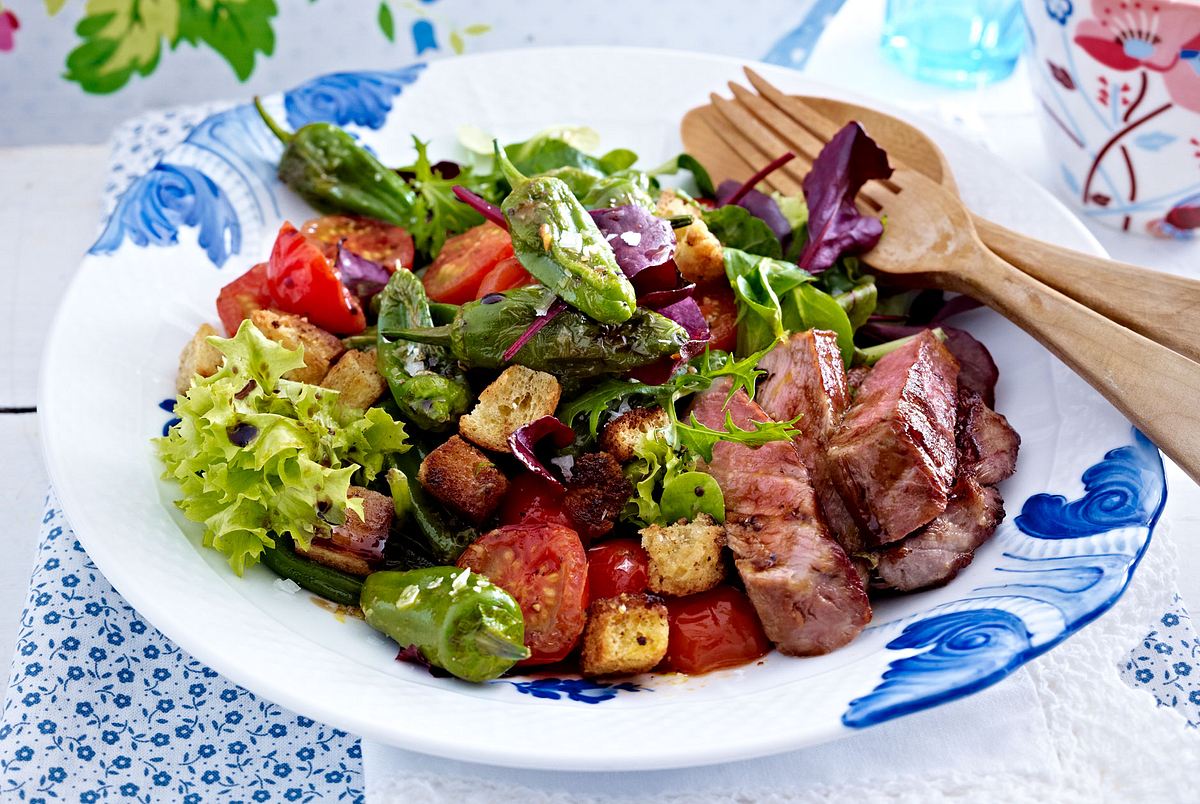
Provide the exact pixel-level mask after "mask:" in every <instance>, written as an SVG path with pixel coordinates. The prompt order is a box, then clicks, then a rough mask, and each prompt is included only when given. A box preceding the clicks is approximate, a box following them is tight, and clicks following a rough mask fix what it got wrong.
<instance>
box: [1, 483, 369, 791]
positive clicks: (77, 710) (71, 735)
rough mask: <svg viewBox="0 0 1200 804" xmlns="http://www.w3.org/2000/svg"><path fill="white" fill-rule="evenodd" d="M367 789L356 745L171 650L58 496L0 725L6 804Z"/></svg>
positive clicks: (49, 506)
mask: <svg viewBox="0 0 1200 804" xmlns="http://www.w3.org/2000/svg"><path fill="white" fill-rule="evenodd" d="M362 787H363V785H362V748H361V746H360V745H359V741H358V738H356V737H354V736H352V735H349V734H347V733H346V732H344V731H340V730H338V729H334V728H331V727H329V726H325V725H322V724H321V723H317V722H314V721H313V720H311V719H309V718H306V717H303V716H301V715H297V714H296V713H295V712H291V711H288V710H287V709H283V708H282V707H279V706H276V705H275V704H273V703H271V702H269V701H265V700H263V699H261V698H259V697H257V696H256V695H254V693H252V692H249V691H248V690H245V689H242V688H241V687H239V686H237V685H236V684H234V683H232V682H230V681H228V680H226V679H224V678H222V677H221V676H220V675H218V674H217V673H216V672H215V671H214V670H211V669H210V668H208V667H206V666H204V665H203V664H201V663H200V662H199V661H197V660H196V659H194V658H192V657H191V656H189V655H188V654H187V653H186V652H185V651H183V650H181V649H180V648H179V647H178V646H177V645H175V644H173V643H172V642H170V641H169V640H168V639H167V638H166V637H164V636H163V635H162V634H161V633H159V632H158V630H157V629H155V628H154V626H152V625H149V624H148V623H147V622H146V621H145V620H143V619H142V618H141V616H140V615H138V613H137V612H136V611H134V610H133V608H131V607H130V606H129V604H128V603H126V602H125V601H124V600H123V599H122V598H121V596H120V595H119V594H117V592H116V590H115V589H113V588H112V586H111V585H110V584H109V583H108V581H106V580H105V579H104V576H103V575H101V574H100V572H99V571H98V570H97V569H96V566H95V565H94V564H93V563H92V561H91V559H89V558H88V555H87V553H85V552H84V550H83V547H82V546H81V545H80V544H79V542H78V541H77V540H76V538H75V534H74V533H73V532H72V531H71V529H70V526H69V525H68V524H67V522H66V519H65V518H64V517H63V513H62V510H61V509H60V508H59V505H58V501H57V500H56V499H55V498H54V497H53V496H50V497H49V498H48V499H47V502H46V514H45V516H43V517H42V534H41V542H40V547H39V550H38V557H37V564H36V565H35V567H34V570H33V577H32V579H31V581H30V584H29V597H28V600H27V602H26V606H25V612H24V615H23V616H22V618H21V632H20V635H19V636H18V638H17V650H16V654H15V655H14V656H13V661H12V667H11V676H10V678H9V683H8V692H7V695H6V696H5V700H4V710H3V714H2V715H0V801H9V800H12V801H24V802H29V804H35V802H47V801H50V800H55V801H80V802H83V803H84V804H87V802H96V801H101V800H110V799H117V800H120V799H130V800H134V801H142V802H147V803H149V802H159V801H181V802H184V803H185V804H200V802H204V801H222V802H228V804H235V802H252V801H256V802H267V801H301V802H306V801H361V800H362Z"/></svg>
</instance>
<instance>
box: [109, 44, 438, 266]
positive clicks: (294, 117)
mask: <svg viewBox="0 0 1200 804" xmlns="http://www.w3.org/2000/svg"><path fill="white" fill-rule="evenodd" d="M424 68H425V65H424V64H421V63H418V64H412V65H409V66H407V67H402V68H400V69H398V70H392V71H373V72H360V73H334V74H331V75H325V76H321V77H319V78H314V79H313V80H311V81H308V82H307V83H304V84H301V85H300V86H298V87H296V88H295V89H293V90H291V91H289V92H285V93H284V95H283V108H284V110H285V111H286V113H287V121H288V124H289V125H290V126H291V127H292V128H293V129H298V128H300V127H301V126H304V125H307V124H308V123H313V122H331V123H336V124H338V125H359V126H365V127H367V128H379V127H381V126H382V125H383V124H384V122H385V121H386V120H387V115H388V112H390V111H391V108H392V104H393V102H394V99H395V97H396V96H397V95H399V94H400V93H401V92H402V91H403V89H404V87H406V86H409V85H410V84H412V83H413V82H414V81H416V80H417V77H418V76H419V75H420V73H421V71H422V70H423V69H424ZM280 148H281V146H280V145H279V143H278V142H276V141H275V140H274V138H273V136H272V135H271V134H270V132H268V131H267V129H266V127H265V126H263V125H262V122H261V121H260V120H259V118H258V112H257V111H256V110H255V108H254V107H253V106H252V105H249V104H242V105H240V106H235V107H234V108H232V109H227V110H225V111H223V112H218V113H217V114H214V115H211V116H210V117H208V118H207V119H206V120H204V121H203V122H202V123H200V124H199V125H197V126H196V127H195V128H194V129H193V130H192V131H191V132H190V133H189V134H188V136H187V137H186V138H185V140H184V141H183V142H182V143H181V144H180V145H178V146H177V147H175V148H173V149H171V150H170V151H169V152H168V153H167V154H166V155H165V156H164V157H163V159H162V161H161V162H159V163H158V165H156V166H155V167H154V169H153V170H151V171H150V172H149V173H147V174H145V175H144V176H142V177H140V178H138V179H137V180H136V181H134V182H133V184H132V185H130V187H129V188H128V189H127V190H126V191H125V193H124V195H122V196H121V199H120V200H119V201H118V202H117V207H116V210H115V211H114V212H113V214H112V216H111V217H110V218H109V220H108V223H107V225H106V226H105V228H104V231H103V232H102V233H101V234H100V237H99V239H97V240H96V242H95V244H94V245H93V246H92V248H91V251H90V253H92V254H111V253H113V252H115V251H116V250H117V249H118V248H120V247H121V244H122V243H124V242H125V241H127V240H128V241H129V242H131V243H133V244H135V245H136V246H139V247H143V248H144V247H147V246H158V247H163V246H173V245H175V244H177V243H178V242H179V233H180V231H181V230H182V229H184V228H194V229H197V230H198V237H199V242H200V245H201V247H202V248H203V249H204V250H205V252H206V253H207V255H208V258H209V260H211V261H212V263H213V265H215V266H216V267H218V268H220V267H222V266H223V265H224V264H225V263H226V262H227V261H228V260H229V258H230V257H231V256H233V255H235V254H239V253H240V252H241V248H242V244H243V242H254V241H255V240H256V238H254V237H251V235H252V234H257V233H258V232H259V231H260V227H262V226H263V225H264V224H265V222H266V221H267V218H268V216H267V214H266V208H267V207H268V206H269V207H270V208H271V209H272V210H273V211H276V212H277V211H278V208H279V206H278V201H277V199H276V198H275V190H276V187H277V182H276V180H275V163H276V162H277V161H278V157H279V153H280Z"/></svg>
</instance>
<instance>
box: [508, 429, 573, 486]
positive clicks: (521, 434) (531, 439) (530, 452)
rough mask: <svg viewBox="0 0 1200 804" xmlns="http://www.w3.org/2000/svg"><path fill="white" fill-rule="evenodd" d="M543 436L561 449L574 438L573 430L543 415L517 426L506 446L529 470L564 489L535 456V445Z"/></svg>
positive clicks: (559, 481)
mask: <svg viewBox="0 0 1200 804" xmlns="http://www.w3.org/2000/svg"><path fill="white" fill-rule="evenodd" d="M545 438H549V439H550V441H551V443H552V444H553V445H554V446H555V447H558V448H559V449H562V448H563V447H568V446H570V445H571V443H572V442H573V441H574V440H575V431H574V430H572V429H571V428H570V427H568V426H567V425H565V424H563V423H562V422H561V421H559V420H558V419H556V418H554V417H553V416H543V417H541V418H540V419H534V420H533V421H531V422H529V423H528V424H523V425H521V426H520V427H518V428H517V429H516V430H515V431H514V432H513V434H512V435H510V436H509V437H508V448H509V449H511V450H512V454H513V457H515V458H516V459H517V460H518V461H520V462H521V463H523V464H525V467H526V468H527V469H529V471H531V472H533V473H534V474H535V475H537V476H538V477H540V478H542V479H543V480H546V481H547V482H549V483H553V484H554V486H555V487H556V488H558V489H560V490H561V489H564V487H563V484H562V481H561V480H559V479H558V478H557V477H555V476H554V474H553V473H551V471H550V470H549V469H548V468H546V465H545V464H544V463H542V462H541V460H540V459H539V458H538V456H537V445H538V443H539V442H541V441H542V440H543V439H545Z"/></svg>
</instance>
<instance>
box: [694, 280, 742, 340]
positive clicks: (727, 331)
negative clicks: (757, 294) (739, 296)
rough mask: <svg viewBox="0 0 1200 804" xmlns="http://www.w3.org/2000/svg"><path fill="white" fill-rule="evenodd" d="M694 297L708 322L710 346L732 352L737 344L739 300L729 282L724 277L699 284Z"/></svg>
mask: <svg viewBox="0 0 1200 804" xmlns="http://www.w3.org/2000/svg"><path fill="white" fill-rule="evenodd" d="M692 298H693V299H695V300H696V304H698V305H699V306H700V313H701V314H702V315H703V316H704V320H705V321H707V322H708V331H709V336H708V344H709V346H711V347H712V348H713V349H721V350H724V351H726V352H732V351H733V350H734V347H736V346H737V301H736V300H735V299H734V296H733V289H732V288H730V287H729V283H728V282H727V281H725V280H724V279H715V280H713V281H711V282H705V283H703V284H701V285H697V286H696V292H695V293H694V294H693V295H692Z"/></svg>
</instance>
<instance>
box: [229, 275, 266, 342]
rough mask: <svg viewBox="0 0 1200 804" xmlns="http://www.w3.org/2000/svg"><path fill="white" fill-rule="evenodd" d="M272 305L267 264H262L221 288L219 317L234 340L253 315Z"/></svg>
mask: <svg viewBox="0 0 1200 804" xmlns="http://www.w3.org/2000/svg"><path fill="white" fill-rule="evenodd" d="M272 303H273V302H272V301H271V290H270V288H268V287H267V264H266V263H265V262H260V263H259V264H258V265H256V266H254V267H253V268H251V269H250V270H249V271H247V272H246V273H244V274H242V275H241V276H239V277H238V278H237V279H235V280H233V281H232V282H230V283H229V284H228V285H226V286H225V287H223V288H221V292H220V293H218V294H217V315H219V316H220V317H221V323H222V324H223V325H224V326H225V332H226V334H228V335H229V337H231V338H232V337H233V336H234V335H235V334H236V333H237V330H238V327H239V326H240V325H241V323H242V321H244V320H245V319H247V318H249V317H250V314H251V313H253V312H254V311H255V310H262V309H263V308H265V307H270V306H271V305H272Z"/></svg>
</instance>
